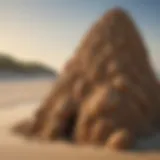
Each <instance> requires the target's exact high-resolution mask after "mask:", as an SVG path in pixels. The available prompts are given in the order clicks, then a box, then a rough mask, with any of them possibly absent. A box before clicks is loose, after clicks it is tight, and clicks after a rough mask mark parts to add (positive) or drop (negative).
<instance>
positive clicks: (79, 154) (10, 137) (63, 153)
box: [0, 80, 160, 160]
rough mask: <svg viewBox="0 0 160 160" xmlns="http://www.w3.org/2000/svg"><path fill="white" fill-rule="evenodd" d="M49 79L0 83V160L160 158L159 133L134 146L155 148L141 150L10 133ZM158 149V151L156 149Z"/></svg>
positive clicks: (38, 98) (38, 100)
mask: <svg viewBox="0 0 160 160" xmlns="http://www.w3.org/2000/svg"><path fill="white" fill-rule="evenodd" d="M51 86H52V82H51V81H50V80H48V81H47V80H43V81H28V82H27V81H26V82H0V159H1V160H10V159H12V160H21V159H23V160H32V159H38V160H45V159H48V160H49V159H54V158H56V160H63V159H70V160H72V159H77V160H78V159H84V160H85V159H86V160H88V159H93V160H99V159H102V160H103V159H107V160H109V159H111V160H112V159H115V160H118V159H121V160H125V159H127V160H128V159H130V160H132V159H137V160H139V159H140V160H143V159H146V160H160V152H159V151H160V135H158V134H157V135H156V136H154V137H153V138H150V139H148V140H140V141H139V142H138V144H137V148H147V149H150V148H156V149H157V150H152V151H150V150H148V151H146V150H144V151H143V153H142V152H127V153H126V152H125V153H124V152H123V153H120V152H118V153H117V152H113V151H109V150H107V149H106V148H98V147H93V146H92V147H91V146H90V147H89V146H85V147H84V146H79V147H78V146H74V145H71V144H67V143H66V142H53V143H47V142H36V141H34V142H33V141H32V142H31V141H28V140H26V139H24V138H23V137H21V136H18V135H14V134H13V133H11V132H10V128H11V127H12V125H14V124H16V123H17V122H18V121H20V120H23V119H25V118H27V117H28V118H29V117H31V116H32V114H33V113H34V111H35V110H36V108H37V107H38V105H39V104H40V103H41V101H42V100H43V99H44V98H45V97H46V95H47V94H48V92H49V91H50V89H51ZM158 149H159V150H158Z"/></svg>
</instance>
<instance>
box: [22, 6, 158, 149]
mask: <svg viewBox="0 0 160 160" xmlns="http://www.w3.org/2000/svg"><path fill="white" fill-rule="evenodd" d="M159 95H160V90H159V85H158V82H157V79H156V77H155V75H154V72H153V71H152V68H151V66H150V62H149V57H148V55H147V51H146V49H145V46H144V44H143V40H142V39H141V36H140V34H139V33H138V31H137V29H136V26H135V25H134V23H133V22H132V19H131V18H130V17H129V16H128V15H127V13H126V12H125V11H123V10H122V9H120V8H114V9H112V10H110V11H109V12H107V13H106V14H104V16H102V18H100V19H99V20H98V21H97V22H96V23H95V24H94V25H93V26H92V28H91V29H90V30H89V31H88V33H87V35H86V37H84V39H83V41H82V42H81V44H80V45H79V47H78V48H77V50H76V53H75V55H74V56H73V57H72V58H71V59H70V60H69V61H68V62H67V64H66V65H65V67H64V70H63V72H62V73H61V75H60V77H59V78H58V79H57V81H56V83H55V84H54V88H53V91H52V93H51V94H50V96H49V97H48V99H46V101H45V102H44V104H42V106H41V107H40V109H39V110H38V111H37V113H36V115H35V121H34V122H33V124H32V126H30V127H29V128H28V131H27V133H29V134H30V135H31V136H36V137H39V138H41V139H52V140H54V139H59V138H67V139H72V140H73V141H74V142H75V143H82V144H85V143H86V144H96V145H106V146H107V147H110V148H113V149H125V148H130V147H132V146H133V145H134V142H135V138H136V137H137V136H145V135H148V134H150V133H151V132H152V131H153V129H154V128H156V127H158V125H157V124H158V123H159V122H160V118H159V116H160V100H159V99H158V98H159ZM25 130H26V128H25Z"/></svg>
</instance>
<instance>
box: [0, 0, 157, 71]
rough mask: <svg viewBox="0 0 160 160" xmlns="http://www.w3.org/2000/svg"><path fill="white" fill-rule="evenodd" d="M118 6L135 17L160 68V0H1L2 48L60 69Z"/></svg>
mask: <svg viewBox="0 0 160 160" xmlns="http://www.w3.org/2000/svg"><path fill="white" fill-rule="evenodd" d="M116 6H119V7H123V8H125V9H127V10H128V11H129V12H130V14H131V15H132V17H133V18H134V19H135V21H136V24H137V25H138V27H139V30H140V31H141V32H142V35H143V37H144V38H145V40H146V44H147V47H148V50H149V54H150V57H151V62H152V64H153V67H155V69H156V70H160V53H159V50H160V45H159V42H160V18H159V17H160V1H159V0H0V52H5V53H7V54H11V55H12V56H15V57H17V58H18V59H21V60H24V61H25V60H34V61H41V62H43V63H45V64H48V65H49V66H51V67H53V68H55V69H57V70H60V69H61V68H62V67H63V65H64V63H65V61H66V60H67V59H68V58H69V57H70V56H71V55H72V54H74V51H75V49H76V47H77V45H78V44H79V41H80V40H81V39H82V37H83V35H84V34H85V33H86V31H87V30H88V29H89V28H90V27H91V25H92V24H93V23H94V22H95V21H96V20H97V18H99V17H100V16H101V15H102V14H103V13H104V12H105V11H107V10H109V9H110V8H112V7H116Z"/></svg>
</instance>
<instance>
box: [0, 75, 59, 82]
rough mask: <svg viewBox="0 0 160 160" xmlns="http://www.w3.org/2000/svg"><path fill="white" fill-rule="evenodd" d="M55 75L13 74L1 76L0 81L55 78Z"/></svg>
mask: <svg viewBox="0 0 160 160" xmlns="http://www.w3.org/2000/svg"><path fill="white" fill-rule="evenodd" d="M55 79H56V77H55V76H53V75H28V76H27V75H17V76H16V75H14V76H6V77H5V76H1V75H0V83H1V82H19V81H36V80H38V81H39V80H41V81H42V80H53V81H54V80H55Z"/></svg>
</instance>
